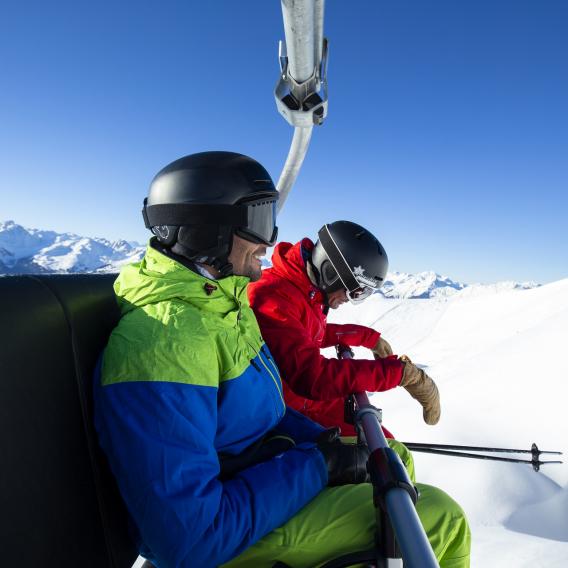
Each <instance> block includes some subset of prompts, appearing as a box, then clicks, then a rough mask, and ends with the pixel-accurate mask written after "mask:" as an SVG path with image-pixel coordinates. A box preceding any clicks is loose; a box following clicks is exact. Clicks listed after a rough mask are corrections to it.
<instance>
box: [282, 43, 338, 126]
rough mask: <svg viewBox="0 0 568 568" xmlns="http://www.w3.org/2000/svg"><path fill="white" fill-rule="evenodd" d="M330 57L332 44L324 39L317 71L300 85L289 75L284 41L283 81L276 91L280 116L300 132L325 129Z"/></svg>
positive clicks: (315, 68)
mask: <svg viewBox="0 0 568 568" xmlns="http://www.w3.org/2000/svg"><path fill="white" fill-rule="evenodd" d="M327 55H328V42H327V38H323V49H322V59H321V62H320V63H319V66H318V65H316V66H315V67H314V70H313V73H312V75H311V76H310V77H309V78H308V79H306V80H305V81H302V82H301V83H299V82H297V81H296V79H294V77H292V75H291V74H290V72H289V65H288V54H287V51H286V44H285V43H284V42H283V41H280V43H279V47H278V59H279V62H280V77H279V79H278V82H277V83H276V87H275V89H274V97H275V99H276V106H277V108H278V112H280V114H281V115H282V116H283V117H284V118H285V119H286V121H287V122H288V123H289V124H291V125H292V126H294V127H296V128H311V127H312V126H314V125H318V126H319V125H321V124H322V123H323V121H324V119H325V117H326V116H327V102H328V94H327Z"/></svg>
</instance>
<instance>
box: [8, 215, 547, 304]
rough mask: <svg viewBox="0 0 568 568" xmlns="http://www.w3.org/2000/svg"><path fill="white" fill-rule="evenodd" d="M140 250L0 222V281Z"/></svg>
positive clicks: (110, 266) (400, 282)
mask: <svg viewBox="0 0 568 568" xmlns="http://www.w3.org/2000/svg"><path fill="white" fill-rule="evenodd" d="M145 249H146V246H145V245H141V244H139V243H133V242H128V241H124V240H120V241H108V240H106V239H103V238H90V237H81V236H79V235H74V234H72V233H57V232H55V231H43V230H39V229H27V228H24V227H22V226H21V225H18V224H17V223H15V222H14V221H6V222H0V275H6V274H48V273H58V274H76V273H82V272H95V273H101V272H118V271H119V270H120V267H121V266H122V265H124V264H127V263H130V262H136V261H138V260H140V259H141V258H142V256H143V254H144V251H145ZM263 266H265V267H266V266H270V263H269V262H268V261H266V260H263ZM536 286H538V284H536V283H534V282H522V283H521V282H498V283H496V284H489V285H481V284H476V285H468V284H464V283H462V282H456V281H454V280H451V279H450V278H448V277H447V276H440V275H439V274H436V273H435V272H420V273H418V274H408V273H405V272H389V273H388V275H387V280H386V281H385V283H384V284H383V286H382V288H381V289H380V291H379V293H380V294H381V295H383V296H384V297H385V298H417V299H425V298H443V297H449V296H452V295H454V294H456V293H458V292H459V293H460V294H461V295H472V296H473V295H478V294H482V293H491V292H496V291H500V290H503V289H527V288H534V287H536Z"/></svg>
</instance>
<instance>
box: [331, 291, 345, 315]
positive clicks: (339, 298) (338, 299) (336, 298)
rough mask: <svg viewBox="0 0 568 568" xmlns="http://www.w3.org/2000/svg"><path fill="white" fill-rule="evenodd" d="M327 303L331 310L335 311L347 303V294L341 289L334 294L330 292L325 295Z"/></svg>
mask: <svg viewBox="0 0 568 568" xmlns="http://www.w3.org/2000/svg"><path fill="white" fill-rule="evenodd" d="M327 301H328V304H329V307H330V308H331V309H332V310H336V309H337V308H339V306H341V304H345V302H347V292H346V291H345V288H341V290H336V291H335V292H330V293H329V294H328V295H327Z"/></svg>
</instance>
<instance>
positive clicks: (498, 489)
mask: <svg viewBox="0 0 568 568" xmlns="http://www.w3.org/2000/svg"><path fill="white" fill-rule="evenodd" d="M329 321H330V322H337V323H361V324H363V325H369V326H371V327H374V328H375V329H377V330H378V331H380V332H381V333H382V334H383V335H384V337H385V339H386V340H387V341H389V342H390V343H391V345H392V347H393V349H394V351H395V352H396V353H399V354H402V353H406V354H407V355H409V356H410V357H411V358H412V360H413V361H414V362H415V363H416V364H418V365H420V366H421V367H423V368H424V369H425V370H426V372H427V373H429V374H430V375H431V376H432V378H433V379H434V380H435V381H436V383H437V384H438V386H439V388H440V393H441V401H442V419H441V420H440V423H439V424H438V425H436V426H433V427H432V426H427V425H426V424H425V423H424V422H423V421H422V411H421V408H420V407H419V406H418V404H417V403H416V402H415V401H414V400H413V399H412V398H411V397H410V396H408V394H407V393H406V392H405V391H404V389H394V390H392V391H389V392H386V393H380V394H374V395H373V396H372V400H373V402H374V403H375V404H376V405H377V406H379V407H381V408H383V411H384V418H385V425H386V426H388V427H389V429H391V430H392V431H393V432H394V434H395V435H396V437H397V438H398V439H399V440H402V441H411V442H438V443H454V444H469V445H479V446H495V447H508V448H519V449H529V448H530V445H531V443H532V442H537V444H538V445H539V448H540V449H542V450H547V449H548V450H559V451H563V452H564V456H562V457H561V458H560V459H568V426H567V420H566V417H565V416H566V411H565V409H566V405H567V404H568V396H567V395H568V362H567V361H566V359H565V358H564V357H563V355H564V353H565V351H566V345H567V344H568V279H566V280H561V281H559V282H555V283H552V284H548V285H545V286H542V287H539V288H533V289H527V290H522V289H511V288H508V287H507V286H503V287H500V286H493V287H487V286H473V287H468V288H466V289H464V290H463V291H460V292H457V293H456V294H454V295H453V296H451V297H448V298H432V299H424V300H417V299H411V300H394V299H385V298H383V297H381V296H380V295H378V294H377V295H374V296H373V297H371V298H370V299H369V300H367V301H366V302H365V303H363V304H360V305H358V306H353V305H347V304H346V305H344V306H342V307H341V308H339V309H338V310H336V311H335V312H333V311H332V312H331V313H330V316H329ZM326 355H329V356H333V353H332V351H331V350H326ZM356 356H357V357H370V353H369V352H368V351H366V350H365V349H356ZM414 457H415V461H416V469H417V479H418V480H419V481H421V482H425V483H430V484H432V485H436V486H438V487H440V488H442V489H444V490H445V491H447V492H448V493H449V494H450V495H452V496H453V497H454V498H455V499H456V500H457V501H458V502H459V503H460V504H461V505H462V507H463V508H464V510H465V511H466V513H467V516H468V518H469V521H470V524H471V528H472V535H473V548H472V566H473V567H474V568H499V567H502V566H508V567H511V568H524V567H526V568H528V567H531V568H534V567H536V566H542V567H547V568H561V567H562V568H564V567H567V566H568V465H566V464H563V465H550V466H543V468H542V470H541V472H539V473H535V472H534V471H533V470H532V467H531V466H530V465H523V464H504V463H498V462H488V461H481V460H472V459H465V458H454V457H445V456H433V455H428V454H419V453H414ZM517 457H521V458H524V459H529V458H528V456H526V455H522V454H520V455H517ZM541 459H558V458H557V457H555V456H550V457H548V458H547V457H546V456H542V458H541Z"/></svg>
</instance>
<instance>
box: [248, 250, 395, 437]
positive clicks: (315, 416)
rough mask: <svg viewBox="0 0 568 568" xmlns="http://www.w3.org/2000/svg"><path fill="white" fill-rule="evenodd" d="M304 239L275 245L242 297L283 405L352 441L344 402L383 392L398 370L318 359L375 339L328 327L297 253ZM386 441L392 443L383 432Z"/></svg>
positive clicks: (356, 328)
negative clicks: (275, 372) (276, 376)
mask: <svg viewBox="0 0 568 568" xmlns="http://www.w3.org/2000/svg"><path fill="white" fill-rule="evenodd" d="M313 247H314V244H313V243H312V242H311V241H310V240H309V239H303V240H302V241H300V242H299V243H296V244H295V245H292V244H291V243H284V242H283V243H280V244H278V245H277V246H276V248H275V249H274V253H273V255H272V268H267V269H266V270H263V274H262V278H261V279H260V280H259V281H258V282H254V283H251V284H249V286H248V295H249V299H250V303H251V306H252V308H253V310H254V312H255V314H256V317H257V320H258V323H259V325H260V329H261V331H262V336H263V338H264V340H265V341H266V343H267V344H268V347H269V348H270V351H271V352H272V354H273V356H274V358H275V359H276V363H277V364H278V367H279V368H280V371H281V373H282V382H283V385H284V398H285V400H286V403H287V404H288V405H289V406H291V407H292V408H295V409H296V410H298V411H299V412H302V413H303V414H305V415H306V416H308V417H310V418H311V419H312V420H314V421H315V422H319V423H320V424H321V425H323V426H325V427H332V426H340V427H341V431H342V433H343V434H344V435H347V436H349V435H354V434H355V430H354V428H353V426H352V425H350V424H347V423H346V422H345V420H344V399H345V397H346V396H347V395H349V394H351V393H353V392H358V391H369V392H376V391H386V390H389V389H392V388H393V387H396V386H398V385H399V384H400V381H401V378H402V371H403V364H402V363H401V362H400V361H398V359H397V358H396V356H391V357H388V358H386V359H381V360H377V361H375V360H374V359H372V360H368V359H356V360H339V359H328V358H326V357H324V356H323V355H322V354H321V352H320V349H322V348H324V347H332V346H334V345H337V344H342V345H349V346H363V347H367V348H369V349H371V348H372V347H374V346H375V345H376V344H377V342H378V340H379V337H380V333H379V332H377V331H375V330H373V329H371V328H369V327H365V326H362V325H353V324H348V325H339V324H331V323H330V324H328V323H327V322H326V316H325V314H324V307H325V306H324V301H325V300H324V296H323V294H322V292H321V290H320V289H319V288H317V287H316V286H314V285H313V284H312V282H311V281H310V279H309V278H308V275H307V272H306V264H305V260H304V258H303V254H302V248H303V249H304V250H306V251H311V250H312V249H313ZM385 433H386V435H388V436H390V437H392V435H390V433H389V432H388V431H386V429H385Z"/></svg>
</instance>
